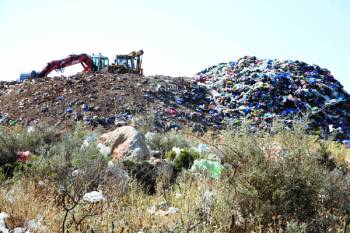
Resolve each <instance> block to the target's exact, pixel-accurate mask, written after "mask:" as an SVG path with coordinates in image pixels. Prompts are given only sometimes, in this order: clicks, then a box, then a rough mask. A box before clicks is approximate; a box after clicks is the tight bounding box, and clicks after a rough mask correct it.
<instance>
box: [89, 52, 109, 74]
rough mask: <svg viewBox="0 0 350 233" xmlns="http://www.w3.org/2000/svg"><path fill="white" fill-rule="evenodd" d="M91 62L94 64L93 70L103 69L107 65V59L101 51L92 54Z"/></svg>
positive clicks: (105, 68)
mask: <svg viewBox="0 0 350 233" xmlns="http://www.w3.org/2000/svg"><path fill="white" fill-rule="evenodd" d="M92 63H93V64H94V65H93V66H94V71H104V70H107V68H108V66H109V59H108V57H105V56H103V55H101V53H100V54H98V55H95V54H92Z"/></svg>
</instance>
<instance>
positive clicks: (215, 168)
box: [191, 159, 224, 179]
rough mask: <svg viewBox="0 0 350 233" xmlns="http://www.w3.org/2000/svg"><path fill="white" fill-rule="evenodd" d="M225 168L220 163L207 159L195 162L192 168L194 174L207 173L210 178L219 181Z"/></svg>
mask: <svg viewBox="0 0 350 233" xmlns="http://www.w3.org/2000/svg"><path fill="white" fill-rule="evenodd" d="M223 168H224V167H223V166H222V165H221V164H220V163H219V162H215V161H210V160H206V159H201V160H195V161H194V162H193V165H192V167H191V171H192V172H199V171H207V172H208V174H209V176H210V177H211V178H214V179H219V178H220V176H221V172H222V170H223Z"/></svg>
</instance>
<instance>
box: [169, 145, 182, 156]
mask: <svg viewBox="0 0 350 233" xmlns="http://www.w3.org/2000/svg"><path fill="white" fill-rule="evenodd" d="M171 150H172V151H174V152H175V154H176V157H177V156H179V155H180V153H181V149H180V148H179V147H175V146H174V147H173V148H172V149H171Z"/></svg>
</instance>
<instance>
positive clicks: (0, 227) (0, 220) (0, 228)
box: [0, 212, 9, 233]
mask: <svg viewBox="0 0 350 233" xmlns="http://www.w3.org/2000/svg"><path fill="white" fill-rule="evenodd" d="M8 217H9V216H8V214H6V213H5V212H1V213H0V232H2V233H8V232H9V230H8V229H7V228H6V224H5V219H7V218H8Z"/></svg>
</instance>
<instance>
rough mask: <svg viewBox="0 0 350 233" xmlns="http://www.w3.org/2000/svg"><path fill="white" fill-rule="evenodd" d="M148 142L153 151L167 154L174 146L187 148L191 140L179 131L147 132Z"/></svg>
mask: <svg viewBox="0 0 350 233" xmlns="http://www.w3.org/2000/svg"><path fill="white" fill-rule="evenodd" d="M146 144H147V146H148V147H149V148H150V149H151V150H153V151H159V152H160V153H161V155H163V156H164V155H165V153H166V152H168V151H170V150H171V149H172V148H173V147H179V148H187V147H189V146H190V142H189V141H188V139H186V138H185V137H184V136H183V135H181V133H179V132H168V133H163V134H160V133H154V134H150V135H147V134H146Z"/></svg>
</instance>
